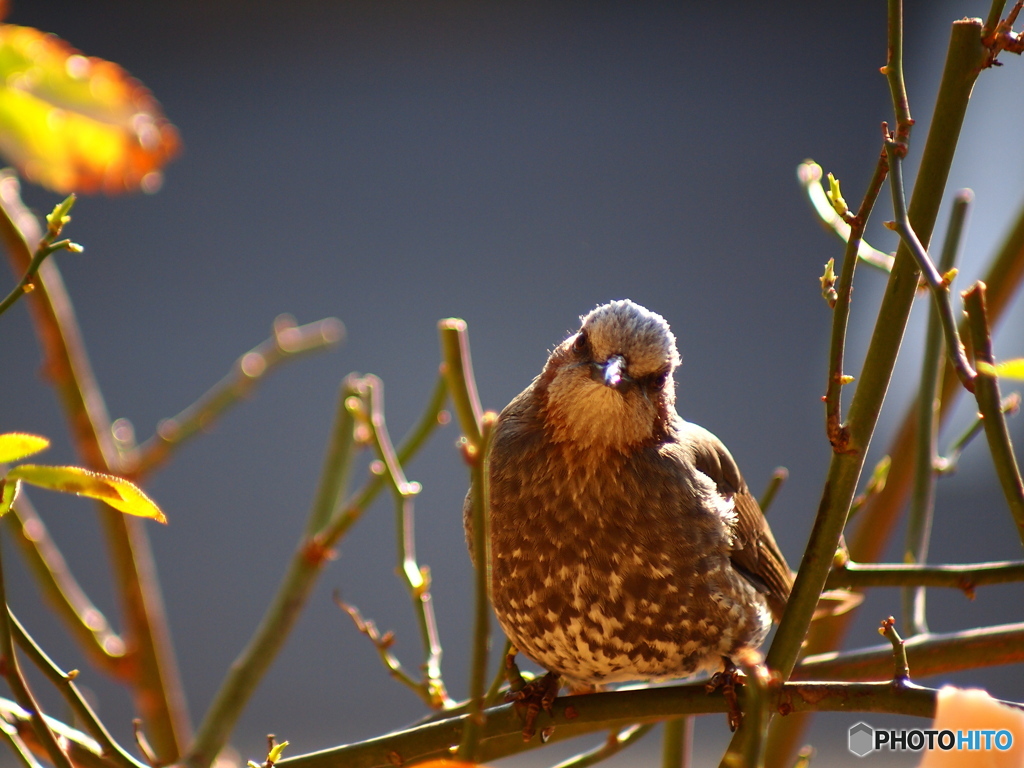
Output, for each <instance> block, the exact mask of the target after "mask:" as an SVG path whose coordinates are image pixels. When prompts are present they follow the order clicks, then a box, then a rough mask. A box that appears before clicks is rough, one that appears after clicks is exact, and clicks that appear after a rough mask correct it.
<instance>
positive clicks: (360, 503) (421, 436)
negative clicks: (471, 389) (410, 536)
mask: <svg viewBox="0 0 1024 768" xmlns="http://www.w3.org/2000/svg"><path fill="white" fill-rule="evenodd" d="M356 394H359V393H358V392H357V393H356ZM447 397H448V388H447V382H446V380H445V377H444V374H443V373H441V374H439V375H438V378H437V383H436V384H435V386H434V390H433V392H432V393H431V395H430V402H429V403H428V404H427V408H426V410H425V411H424V412H423V417H422V418H421V419H420V421H419V422H418V423H417V424H416V426H415V427H413V428H412V429H411V430H410V431H409V434H408V435H406V436H405V439H404V440H403V441H402V444H401V445H400V446H399V447H398V463H399V464H405V463H406V462H407V461H408V460H409V459H410V458H412V456H413V455H415V453H416V452H417V451H418V450H419V449H420V447H421V446H422V445H423V443H424V442H426V440H427V438H428V437H430V435H431V434H432V433H433V431H434V430H435V429H437V428H438V427H440V426H444V425H446V424H447V423H448V421H449V418H450V417H449V415H448V412H447V411H445V410H444V403H445V399H446V398H447ZM385 482H386V480H385V478H384V475H373V476H372V477H371V478H370V479H369V480H368V481H367V482H366V483H365V484H364V485H363V487H362V488H360V489H359V490H358V491H356V492H355V493H354V494H353V495H352V496H351V497H350V498H349V499H347V500H346V501H345V503H344V505H343V506H342V508H341V509H340V510H337V511H335V513H334V514H333V515H332V516H331V519H330V520H329V521H328V522H327V524H326V525H325V526H324V527H323V529H322V530H321V531H320V533H319V534H317V540H318V541H320V542H321V543H322V544H323V546H325V547H333V546H334V545H335V543H337V542H338V541H339V540H340V539H341V538H342V537H343V536H344V535H345V534H346V533H347V532H348V530H349V528H351V527H352V526H353V525H355V523H356V522H357V521H358V520H359V518H360V517H362V516H363V513H364V512H365V511H366V509H367V508H368V507H369V506H370V504H371V503H372V502H373V500H374V499H375V498H377V494H378V493H380V491H381V489H382V488H383V487H384V483H385Z"/></svg>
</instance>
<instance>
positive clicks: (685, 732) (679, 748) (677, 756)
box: [661, 715, 694, 768]
mask: <svg viewBox="0 0 1024 768" xmlns="http://www.w3.org/2000/svg"><path fill="white" fill-rule="evenodd" d="M693 723H694V718H693V716H692V715H691V716H687V717H677V718H676V719H674V720H668V721H667V722H666V723H665V734H664V736H663V737H662V743H661V768H690V764H691V762H692V758H693Z"/></svg>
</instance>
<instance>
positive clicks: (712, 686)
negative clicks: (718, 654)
mask: <svg viewBox="0 0 1024 768" xmlns="http://www.w3.org/2000/svg"><path fill="white" fill-rule="evenodd" d="M722 661H723V665H724V667H725V668H724V669H723V670H722V671H721V672H715V674H713V675H712V676H711V679H710V680H708V682H707V685H705V686H704V690H706V691H707V692H708V693H714V692H715V691H717V690H721V691H722V696H723V697H725V701H726V703H727V704H728V705H729V710H728V712H727V713H726V716H727V718H728V720H729V730H730V731H733V732H735V731H736V729H737V728H739V727H740V726H741V725H742V724H743V711H742V710H741V709H740V703H739V700H738V699H737V698H736V686H737V685H739V684H740V683H742V681H743V673H742V672H740V671H739V670H738V669H736V665H735V664H733V663H732V660H731V659H727V658H723V659H722Z"/></svg>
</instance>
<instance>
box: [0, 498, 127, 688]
mask: <svg viewBox="0 0 1024 768" xmlns="http://www.w3.org/2000/svg"><path fill="white" fill-rule="evenodd" d="M3 523H4V525H6V527H7V529H8V531H9V532H10V534H11V537H12V539H13V540H14V543H15V544H16V545H17V546H18V549H19V550H20V551H21V554H22V557H24V558H25V560H26V562H27V563H28V567H29V570H30V571H31V572H32V574H33V575H34V576H35V580H36V584H37V585H38V586H39V589H40V591H41V592H42V594H43V597H44V598H45V599H46V600H47V601H48V602H49V604H50V606H51V608H52V609H53V611H54V613H55V614H56V615H57V617H58V618H59V619H60V620H61V621H62V622H63V624H64V627H65V629H66V630H67V631H68V633H69V634H70V635H71V636H73V637H74V638H75V640H76V641H77V643H78V647H79V648H80V649H81V650H82V652H83V653H84V654H85V656H86V657H87V658H88V659H89V660H90V662H92V663H93V664H95V665H96V667H97V668H99V669H101V670H104V671H106V672H108V673H109V674H111V675H113V676H114V677H117V678H120V679H125V680H126V679H129V677H130V674H129V671H128V670H127V669H125V659H126V656H125V647H124V641H123V640H122V639H121V638H120V637H119V636H118V635H117V634H116V633H115V632H114V631H113V630H112V629H111V627H110V623H109V622H108V621H107V619H106V617H105V616H104V615H103V613H102V612H100V610H99V608H97V607H96V606H95V605H94V604H93V602H92V601H91V600H90V599H89V598H88V596H87V595H86V594H85V592H84V590H83V589H82V587H81V586H80V585H79V583H78V581H77V580H76V579H75V577H74V575H73V574H72V573H71V570H70V569H69V568H68V565H67V562H66V561H65V560H64V556H63V555H62V554H61V552H60V550H59V549H57V545H56V544H55V543H54V542H53V539H52V538H50V534H49V532H48V531H47V530H46V526H45V525H44V524H43V521H42V520H41V519H40V517H39V515H37V514H36V511H35V509H34V508H33V506H32V504H31V502H30V501H29V499H28V495H27V494H26V493H25V492H24V491H23V492H22V493H21V494H20V495H19V497H18V500H17V501H16V502H15V503H14V506H12V507H11V512H10V514H8V515H7V516H5V518H4V520H3Z"/></svg>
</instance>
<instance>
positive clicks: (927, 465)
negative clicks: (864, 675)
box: [902, 190, 974, 635]
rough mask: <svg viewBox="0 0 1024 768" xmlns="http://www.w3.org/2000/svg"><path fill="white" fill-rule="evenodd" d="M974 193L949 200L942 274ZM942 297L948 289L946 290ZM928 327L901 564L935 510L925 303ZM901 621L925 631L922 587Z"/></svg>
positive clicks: (934, 378) (934, 412)
mask: <svg viewBox="0 0 1024 768" xmlns="http://www.w3.org/2000/svg"><path fill="white" fill-rule="evenodd" d="M973 198H974V194H973V193H972V192H971V191H970V190H962V191H961V192H959V193H958V194H957V195H956V197H955V198H954V200H953V211H952V213H951V215H950V220H949V229H948V230H947V232H946V240H945V243H944V245H943V247H942V255H941V256H940V258H939V269H940V270H941V272H942V274H946V273H948V272H949V270H951V269H952V268H953V265H954V264H955V263H956V256H957V253H958V251H959V250H960V243H961V240H962V237H963V232H964V223H965V221H966V219H967V212H968V210H969V209H970V205H971V201H972V200H973ZM946 297H947V299H948V291H947V292H946ZM930 309H931V311H930V312H929V314H928V329H927V331H926V333H925V343H924V356H923V360H922V363H921V386H920V389H919V391H918V395H917V409H918V416H917V448H916V461H915V466H914V491H913V494H912V495H911V497H910V511H909V513H908V515H907V535H906V544H905V545H904V549H903V562H905V563H923V562H924V561H925V560H926V559H927V558H928V542H929V540H930V539H931V530H932V513H933V512H934V508H935V479H936V471H935V466H936V462H937V459H938V456H937V454H938V448H937V446H938V438H937V435H938V424H939V410H940V403H939V400H938V398H937V397H936V392H937V391H938V388H939V373H940V367H939V363H940V361H941V359H942V333H943V328H942V320H941V318H940V316H939V313H940V311H941V310H940V309H939V307H938V306H937V305H936V304H933V305H932V306H931V308H930ZM902 598H903V621H904V624H905V625H906V627H907V632H908V633H909V634H910V635H916V634H921V633H924V632H927V631H928V623H927V621H926V618H925V616H926V613H925V590H924V588H923V587H918V588H916V589H909V588H908V589H904V590H903V595H902Z"/></svg>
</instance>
